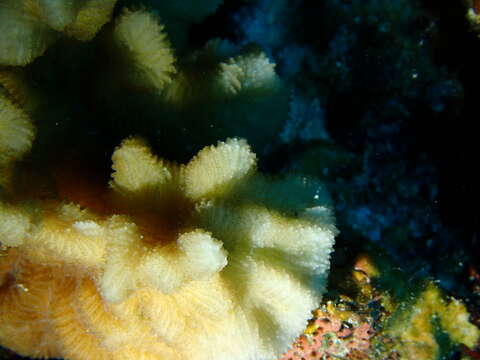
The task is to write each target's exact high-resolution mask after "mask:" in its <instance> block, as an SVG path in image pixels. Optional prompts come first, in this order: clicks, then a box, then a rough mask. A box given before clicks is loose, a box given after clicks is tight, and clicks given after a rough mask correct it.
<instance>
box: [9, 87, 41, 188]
mask: <svg viewBox="0 0 480 360" xmlns="http://www.w3.org/2000/svg"><path fill="white" fill-rule="evenodd" d="M34 136H35V128H34V126H33V124H32V122H31V120H30V118H29V117H28V115H27V114H26V113H25V112H24V111H23V110H21V109H19V108H18V107H17V106H15V105H14V104H13V103H12V102H11V101H10V100H9V99H7V98H6V97H4V96H2V95H1V94H0V186H7V185H8V184H9V183H10V176H11V168H12V166H13V163H14V162H15V161H17V160H19V159H20V158H21V157H22V156H24V155H25V154H26V153H27V152H28V151H29V150H30V148H31V146H32V143H33V139H34Z"/></svg>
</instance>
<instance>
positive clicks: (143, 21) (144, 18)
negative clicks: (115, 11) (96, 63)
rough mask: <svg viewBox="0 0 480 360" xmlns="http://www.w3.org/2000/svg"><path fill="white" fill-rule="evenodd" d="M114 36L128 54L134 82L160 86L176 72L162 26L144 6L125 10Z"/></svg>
mask: <svg viewBox="0 0 480 360" xmlns="http://www.w3.org/2000/svg"><path fill="white" fill-rule="evenodd" d="M113 39H114V42H115V44H116V46H117V47H118V48H119V49H120V51H121V55H119V56H120V57H123V58H125V59H126V60H125V61H126V62H127V65H126V66H127V67H128V69H126V70H125V71H126V72H127V74H128V78H129V80H130V82H131V84H132V85H134V86H137V87H141V88H145V87H146V88H151V87H153V88H154V89H157V90H161V89H162V88H163V87H164V86H165V85H166V84H168V83H169V82H170V81H171V76H172V74H173V73H175V67H174V61H175V57H174V55H173V51H172V49H171V47H170V44H169V42H168V40H167V37H166V35H165V34H164V33H163V26H162V25H160V24H159V21H158V19H157V18H156V16H154V15H153V14H152V13H150V12H148V11H145V10H136V11H130V10H125V11H124V12H123V14H122V15H121V16H120V17H119V18H118V20H117V23H116V25H115V29H114V31H113Z"/></svg>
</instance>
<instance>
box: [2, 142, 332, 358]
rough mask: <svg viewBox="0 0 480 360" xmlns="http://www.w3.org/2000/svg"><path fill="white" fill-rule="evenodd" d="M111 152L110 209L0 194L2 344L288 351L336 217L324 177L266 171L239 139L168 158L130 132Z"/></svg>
mask: <svg viewBox="0 0 480 360" xmlns="http://www.w3.org/2000/svg"><path fill="white" fill-rule="evenodd" d="M112 159H113V169H114V173H113V175H112V180H111V183H110V189H111V190H110V194H109V196H108V199H109V200H108V204H109V205H108V208H109V211H108V212H107V213H102V214H97V213H95V212H94V210H88V209H82V208H80V207H79V206H78V205H75V204H73V203H65V202H60V201H59V200H55V199H51V200H49V201H45V200H42V201H34V202H31V201H27V202H25V201H23V200H22V201H14V200H11V201H10V203H9V204H7V203H5V202H4V203H3V204H2V206H1V207H0V218H1V219H2V221H1V222H0V236H2V238H1V241H2V244H3V246H4V250H3V251H4V256H3V257H1V258H0V271H1V273H0V281H1V286H0V320H1V326H0V343H1V344H2V345H4V346H7V347H9V348H11V349H13V350H14V351H17V352H18V353H20V354H22V355H27V356H34V357H67V358H69V359H82V360H84V359H99V358H100V359H129V358H130V359H131V358H139V359H178V360H183V359H189V360H191V359H193V360H204V359H205V360H206V359H210V358H212V357H215V358H216V359H225V360H227V359H228V360H232V359H233V360H237V359H238V360H244V359H245V360H246V359H272V358H275V357H276V356H279V355H280V354H281V353H282V352H283V351H285V350H286V346H288V344H290V343H291V342H292V341H293V340H294V339H295V337H296V336H298V335H299V334H300V333H301V331H302V330H303V329H304V327H305V326H306V324H307V320H308V318H309V317H310V316H311V311H312V310H313V309H314V308H315V307H316V306H318V304H319V301H320V299H321V295H322V292H323V291H324V288H325V283H326V277H327V273H328V268H329V254H330V252H331V251H332V246H333V240H334V235H335V233H336V229H335V227H334V225H333V218H332V216H331V215H330V214H327V213H329V212H330V210H328V197H327V196H326V194H325V193H324V192H320V193H321V194H322V195H321V196H319V195H318V194H319V192H318V191H319V189H320V190H321V189H322V187H321V185H320V184H315V183H311V184H310V185H309V184H308V181H306V180H305V179H303V180H302V181H295V180H294V179H286V180H280V179H278V180H275V179H267V178H265V177H263V176H262V175H260V174H259V173H258V172H257V171H256V168H255V164H256V158H255V155H254V154H253V153H252V152H251V150H250V148H249V146H248V144H247V143H246V142H245V141H243V140H238V139H229V140H227V141H226V142H220V143H219V144H218V145H217V146H211V147H207V148H205V149H203V150H202V151H201V152H200V153H199V154H198V155H197V156H196V157H195V158H194V159H193V160H191V161H190V162H189V163H188V164H186V165H177V164H172V163H169V162H166V161H164V160H162V159H159V158H157V157H156V156H154V155H153V154H152V153H151V152H150V150H149V148H148V146H147V145H146V143H145V142H143V141H142V140H140V139H137V138H129V139H127V140H125V141H124V142H123V143H122V144H121V145H120V146H119V147H118V148H117V149H116V150H115V152H114V155H113V157H112ZM266 184H270V187H269V186H267V185H266ZM257 186H258V188H256V187H257ZM287 188H288V189H290V190H289V191H290V192H291V193H290V194H296V196H299V198H297V199H296V201H294V200H295V199H294V198H293V197H291V195H289V194H288V193H287V192H286V191H284V194H282V193H278V190H279V189H283V190H285V189H287ZM300 189H302V190H303V192H302V191H298V192H297V190H300ZM257 191H260V192H261V193H260V194H258V193H257ZM322 191H323V190H322ZM12 228H15V229H16V232H14V233H13V234H15V236H13V235H11V236H10V237H9V236H8V233H9V229H12ZM17 228H18V229H17ZM19 334H20V335H21V336H20V337H19V336H18V335H19ZM20 339H21V340H20Z"/></svg>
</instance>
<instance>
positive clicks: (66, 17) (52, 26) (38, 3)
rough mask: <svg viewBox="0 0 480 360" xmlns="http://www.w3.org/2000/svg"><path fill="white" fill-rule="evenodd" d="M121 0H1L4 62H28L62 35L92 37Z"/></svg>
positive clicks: (0, 43)
mask: <svg viewBox="0 0 480 360" xmlns="http://www.w3.org/2000/svg"><path fill="white" fill-rule="evenodd" d="M116 1H117V0H86V1H83V0H74V1H63V0H0V47H1V51H0V65H26V64H28V63H30V62H32V61H33V60H34V59H35V58H36V57H38V56H41V55H42V54H43V53H44V52H45V50H46V49H47V48H48V46H50V45H51V44H52V43H53V42H54V41H55V40H56V39H58V38H59V37H60V36H61V35H62V34H65V35H67V36H71V37H73V38H76V39H78V40H83V41H86V40H90V39H92V38H93V37H94V36H95V34H96V33H97V32H98V30H99V29H100V28H101V27H102V26H103V25H104V24H105V23H106V22H107V21H109V20H110V17H111V14H112V12H113V7H114V6H115V3H116Z"/></svg>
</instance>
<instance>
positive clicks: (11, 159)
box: [0, 0, 480, 360]
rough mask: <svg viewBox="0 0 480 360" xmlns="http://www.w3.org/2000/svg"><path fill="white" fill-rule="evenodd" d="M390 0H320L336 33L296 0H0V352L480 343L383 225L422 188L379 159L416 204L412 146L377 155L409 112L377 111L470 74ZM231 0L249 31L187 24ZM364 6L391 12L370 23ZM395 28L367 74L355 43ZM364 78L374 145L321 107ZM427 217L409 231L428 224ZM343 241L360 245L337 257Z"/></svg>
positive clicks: (369, 353)
mask: <svg viewBox="0 0 480 360" xmlns="http://www.w3.org/2000/svg"><path fill="white" fill-rule="evenodd" d="M386 3H387V2H385V4H386ZM388 3H389V4H393V5H391V6H387V5H385V4H383V2H382V1H356V0H353V1H351V4H348V5H347V3H346V2H344V1H340V2H339V1H336V0H326V1H325V2H324V3H323V4H322V5H321V6H319V8H321V11H323V12H325V13H326V14H332V16H331V18H332V19H337V20H339V21H341V22H342V24H344V25H342V26H339V25H338V24H335V23H330V22H328V21H327V22H326V23H325V24H324V26H325V39H327V38H328V36H330V40H329V41H327V42H325V43H324V44H320V43H317V42H316V41H317V40H316V39H317V38H315V39H314V40H311V39H310V44H307V43H308V41H303V40H305V39H303V40H301V38H302V35H301V34H300V33H299V31H298V29H299V28H300V27H302V26H303V25H304V24H303V23H302V22H299V21H298V20H295V19H294V17H290V10H291V11H302V10H301V9H302V6H303V5H304V4H303V3H302V1H299V0H292V1H285V0H278V1H275V0H256V1H251V0H242V1H238V2H237V3H236V4H235V2H234V1H233V0H225V1H221V0H210V1H200V0H186V1H160V0H145V1H143V3H140V2H134V1H128V0H118V1H117V0H86V1H85V0H71V1H63V0H0V346H1V348H0V357H2V356H3V354H7V352H8V354H10V355H4V356H16V355H14V353H15V354H19V355H22V356H27V357H29V358H45V359H48V358H63V359H78V360H89V359H92V360H93V359H95V360H96V359H104V360H110V359H111V360H120V359H125V360H127V359H143V360H150V359H151V360H160V359H161V360H166V359H167V360H210V359H216V360H275V359H282V360H297V359H303V360H305V359H338V358H342V359H349V358H352V359H353V358H354V359H398V358H404V359H419V360H430V359H431V360H434V359H436V358H439V357H440V356H441V355H442V354H444V353H445V351H447V352H448V351H450V350H451V349H455V346H456V347H457V348H458V347H459V346H463V348H464V349H468V350H464V353H465V354H473V355H472V356H480V355H478V352H475V346H477V344H478V341H479V338H480V331H479V329H478V328H477V327H476V326H475V325H474V324H472V323H471V322H470V320H471V319H470V313H469V309H467V307H466V306H465V305H464V303H463V302H462V301H460V300H457V299H456V298H453V297H451V298H447V297H446V296H445V295H444V294H443V292H442V290H441V288H440V287H439V286H438V285H437V284H436V283H435V282H433V281H431V279H429V278H427V277H424V278H420V277H418V279H420V280H419V281H418V282H416V285H418V286H416V287H415V288H414V287H413V286H412V285H411V283H412V281H411V280H410V278H406V277H405V276H397V275H392V274H397V273H396V272H395V271H396V270H395V269H396V267H395V261H397V260H398V259H399V258H400V259H401V256H402V255H404V254H402V252H401V249H400V250H398V251H397V252H395V251H392V249H393V248H394V247H395V241H392V242H389V241H383V243H384V244H385V245H382V241H380V240H381V239H382V238H383V237H385V233H386V229H388V230H391V228H392V224H397V223H398V222H400V221H403V220H404V218H405V216H406V215H405V214H409V210H410V208H408V206H407V207H406V206H405V205H404V204H403V203H400V202H399V201H398V198H397V197H396V195H395V194H396V193H395V192H392V196H390V197H389V198H388V199H387V198H385V197H384V196H382V195H383V193H382V192H381V191H380V190H378V189H381V186H380V185H378V183H379V182H380V180H378V179H377V178H376V177H373V176H372V177H370V176H369V174H370V173H371V172H373V171H374V170H375V169H377V168H381V169H382V171H385V173H386V174H387V175H388V176H384V177H382V179H383V178H387V177H389V176H390V175H389V174H392V173H393V175H392V176H391V178H392V179H393V180H392V182H396V184H397V186H398V187H402V189H404V190H405V194H404V197H405V198H406V199H407V200H408V201H407V202H409V203H411V204H414V205H411V206H417V202H416V201H417V198H419V196H418V192H415V191H413V190H411V191H410V190H408V189H410V187H409V184H410V183H409V182H408V179H404V178H403V177H402V176H400V175H398V173H399V169H400V170H401V169H403V167H402V166H398V167H395V169H392V166H390V167H383V168H382V167H381V165H382V164H380V160H378V158H376V157H375V158H374V157H373V156H371V155H370V154H374V153H375V154H378V149H379V146H383V145H382V144H383V143H382V142H380V141H376V140H378V138H381V139H391V138H392V137H393V136H392V134H396V133H397V132H399V131H401V130H398V129H399V128H401V125H399V123H397V122H395V121H393V120H392V123H391V124H388V126H383V125H379V124H378V123H376V122H375V121H376V120H375V119H376V118H380V117H382V116H385V117H388V118H389V119H390V117H393V116H391V114H392V113H397V112H398V113H402V114H405V113H408V112H409V111H410V108H409V106H410V104H412V103H414V102H415V101H416V99H417V98H418V97H420V95H419V94H420V93H421V94H424V93H429V94H430V95H429V96H425V98H426V102H427V103H428V105H427V106H426V107H427V108H429V111H431V112H435V113H439V112H441V111H442V110H443V109H444V108H445V106H446V105H445V104H444V99H445V98H449V97H451V96H453V95H452V94H454V93H456V91H457V89H458V86H459V85H458V84H456V83H455V81H453V80H451V79H449V78H448V77H447V75H446V74H445V73H444V72H442V71H440V70H439V71H437V70H436V69H435V68H434V67H433V65H431V64H430V62H429V60H426V59H427V57H426V56H425V54H424V53H425V51H424V49H423V48H422V47H421V46H420V45H418V44H419V42H418V41H417V39H416V38H414V35H412V34H414V32H413V31H410V29H411V27H412V26H411V24H413V23H415V16H416V15H415V14H416V13H415V11H413V10H412V11H410V10H411V8H410V7H409V6H410V5H408V4H405V1H404V0H398V1H393V2H392V1H389V2H388ZM228 6H233V8H232V9H234V10H232V9H229V8H228ZM404 9H406V10H404ZM408 9H410V10H408ZM407 10H408V11H407ZM229 11H230V13H229V15H228V16H227V17H226V19H222V21H223V22H225V21H229V22H231V24H233V25H232V26H237V29H236V38H235V36H230V37H229V39H227V37H225V38H218V37H209V36H206V35H205V33H208V31H206V32H205V31H203V32H202V31H200V34H196V33H195V31H196V29H198V28H199V26H202V25H201V24H204V23H208V22H209V21H213V22H215V21H216V22H217V23H220V22H222V21H219V17H222V16H223V14H225V13H228V12H229ZM317 11H318V10H317ZM402 11H403V12H402ZM472 11H473V10H472ZM352 12H353V13H354V14H356V16H353V15H352ZM399 13H401V14H402V16H397V15H398V14H399ZM232 14H234V15H232ZM379 14H382V16H380V17H379V16H378V15H379ZM469 14H470V15H469V19H470V21H471V22H472V23H475V22H476V18H475V17H474V15H475V14H474V13H469ZM364 15H365V16H364ZM383 15H385V16H383ZM363 16H364V17H363ZM329 17H330V16H329ZM212 19H213V20H212ZM362 19H363V20H362ZM379 19H385V20H384V21H385V22H386V24H387V25H388V26H387V25H385V24H382V25H385V26H383V27H380V26H377V25H379V23H380V22H381V21H380V20H379ZM307 20H308V19H307ZM307 20H305V21H306V26H311V25H312V24H311V23H309V21H311V19H310V20H308V21H307ZM362 21H363V22H362ZM382 21H383V20H382ZM315 24H316V22H315ZM390 25H391V26H390ZM477 25H478V24H477ZM362 26H366V27H368V28H369V29H370V30H371V29H373V28H375V29H377V30H378V32H377V33H375V32H374V31H373V32H372V33H375V34H374V35H375V36H371V37H370V39H372V42H371V43H367V42H365V41H364V40H362V38H361V36H360V31H359V32H358V34H359V35H358V36H357V34H356V32H355V29H360V28H361V27H362ZM394 29H395V31H398V32H399V33H401V34H402V35H401V36H400V37H399V40H398V39H397V38H396V37H392V38H395V39H396V40H395V41H397V40H398V43H397V44H396V45H395V46H394V48H395V49H397V50H395V51H397V52H398V53H397V54H394V55H392V56H391V57H389V58H385V59H383V60H382V61H380V62H381V63H382V65H381V66H378V65H375V66H374V67H375V71H374V72H371V76H370V75H369V76H370V78H371V80H372V82H373V81H376V80H375V79H376V76H377V77H378V76H380V75H378V74H381V73H382V72H385V73H389V72H392V71H391V70H392V69H395V70H394V71H393V73H394V74H393V75H392V81H389V82H385V81H384V80H383V79H382V80H381V81H377V82H378V86H377V85H375V86H373V85H372V86H370V87H369V88H368V89H366V90H365V91H363V90H362V91H358V83H357V82H356V80H355V79H354V77H355V76H354V74H357V73H358V70H359V69H360V72H363V69H367V70H368V71H370V70H371V68H370V67H371V65H372V63H371V62H370V60H369V59H364V58H362V60H360V59H356V60H352V59H353V57H352V55H354V54H356V53H357V52H356V50H355V49H357V48H358V47H361V46H367V47H368V46H371V48H368V53H373V52H374V51H376V48H375V46H376V45H375V44H376V43H375V42H377V41H378V42H379V43H381V42H382V41H383V40H384V37H387V38H389V35H391V34H390V33H391V32H393V31H394ZM406 29H409V30H408V31H406ZM224 30H225V29H224ZM370 30H369V31H370ZM225 32H227V33H228V31H227V30H225ZM369 34H370V33H369ZM379 34H380V35H379ZM202 36H203V37H204V38H203V39H201V37H202ZM197 37H198V38H197ZM199 39H201V40H199ZM325 39H324V40H325ZM372 44H373V45H372ZM397 45H398V46H397ZM417 45H418V46H417ZM320 48H322V49H323V50H320ZM325 49H328V50H325ZM321 51H326V53H325V56H322V57H319V56H318V53H319V52H321ZM362 54H363V52H362ZM382 54H383V53H381V52H379V56H380V57H381V56H383V55H382ZM390 55H391V54H390ZM362 56H363V55H362ZM274 59H275V60H274ZM357 60H358V61H357ZM275 62H277V63H278V67H276V64H275ZM412 64H415V66H417V68H416V69H414V70H415V71H414V72H413V73H412V69H411V66H413V65H412ZM377 69H378V74H377ZM368 71H367V72H365V73H366V74H367V73H368ZM419 74H420V75H419ZM377 80H378V79H377ZM332 84H334V85H332ZM431 84H434V85H431ZM417 86H418V88H421V90H419V91H417V90H418V88H417ZM326 89H328V90H326ZM431 89H434V90H431ZM355 92H357V93H359V92H363V93H364V98H357V99H354V98H353V97H352V104H353V105H352V106H353V108H354V111H358V113H361V112H362V111H363V110H364V109H365V108H366V107H369V109H370V110H369V111H365V112H364V113H363V115H362V116H363V117H362V119H363V120H362V121H363V122H362V124H367V125H368V126H369V129H370V131H369V133H368V136H369V137H370V138H371V139H373V140H372V144H373V143H375V144H376V145H372V147H371V148H369V149H368V150H367V151H365V154H364V155H363V158H362V159H360V158H359V157H356V155H354V154H352V153H350V152H349V151H348V150H346V149H342V148H341V147H340V146H337V145H335V144H334V143H333V141H331V137H330V134H329V131H328V130H327V126H326V118H327V117H328V116H329V115H328V111H327V109H326V107H325V103H326V102H328V101H330V100H331V103H340V101H338V98H341V99H345V98H346V96H345V94H349V95H348V96H349V97H350V94H352V93H355ZM422 96H423V95H422ZM359 99H360V100H359ZM365 99H368V101H370V102H368V101H364V100H365ZM372 99H373V100H372ZM360 103H362V105H361V106H360V105H359V104H360ZM372 103H375V104H374V105H373V104H372ZM425 111H426V110H425ZM391 144H394V141H392V142H391V143H388V144H386V145H384V146H385V149H386V150H385V149H384V150H385V153H387V152H388V151H391V152H394V151H393V150H392V149H393V148H391V146H394V145H391ZM369 146H370V145H369ZM373 146H376V147H373ZM389 146H390V147H389ZM289 150H295V151H297V152H296V153H292V154H287V153H288V152H289ZM376 156H377V155H376ZM352 164H353V165H352ZM348 166H350V167H351V168H354V169H355V170H352V174H353V175H352V174H350V175H349V176H350V178H351V179H353V180H351V183H350V185H348V184H349V183H348V181H347V180H346V177H342V171H343V169H344V168H347V167H348ZM362 166H363V168H362ZM359 168H361V169H362V171H363V172H361V173H360V174H358V173H355V172H356V171H358V169H359ZM389 171H390V172H389ZM415 171H416V173H418V174H421V175H422V176H418V177H419V178H422V179H423V181H427V180H425V179H429V176H430V174H431V171H430V168H428V166H426V167H419V168H415ZM425 174H426V175H425ZM424 175H425V176H424ZM379 178H380V177H379ZM397 180H398V181H397ZM376 181H377V182H376ZM419 181H421V180H419ZM327 184H328V187H329V190H331V191H332V193H333V194H334V196H333V197H334V199H335V200H336V201H337V205H336V208H334V206H335V202H334V201H333V200H332V198H331V196H330V194H329V192H328V191H327ZM372 184H373V185H372ZM377 185H378V186H377ZM375 186H377V190H375V191H373V190H371V189H372V188H374V187H375ZM412 188H413V187H412ZM409 191H410V192H409ZM379 194H380V195H379ZM434 195H435V191H434V189H432V190H431V192H430V193H429V196H431V197H433V196H434ZM359 198H361V199H362V200H361V201H359V200H358V199H359ZM378 198H381V201H379V199H378ZM366 199H368V201H369V203H368V206H367V205H365V204H364V203H363V202H362V201H366ZM412 199H413V200H412ZM349 201H350V203H349ZM418 202H420V200H418ZM379 203H380V205H379ZM350 205H351V206H350ZM420 205H422V204H421V203H420ZM420 205H418V206H420ZM392 207H393V208H394V209H395V212H394V215H393V214H392V212H391V211H390V209H391V208H392ZM335 212H337V214H338V213H340V214H341V215H342V218H339V217H338V216H337V222H338V225H336V219H335V215H334V214H335ZM422 221H423V220H422V219H421V217H419V219H418V220H417V222H416V223H415V225H416V227H415V229H416V235H415V236H417V237H420V236H421V235H422V234H424V233H426V232H427V231H428V230H431V229H432V228H434V227H435V226H436V224H437V222H436V219H435V218H434V217H432V219H428V221H427V220H425V221H424V222H422ZM427 223H428V224H427ZM337 227H339V228H340V229H341V230H342V233H343V232H344V230H343V228H345V233H346V234H347V235H348V236H350V235H352V234H353V235H352V239H353V240H350V243H349V244H353V245H354V246H358V244H355V242H356V236H358V237H363V238H364V239H365V242H367V241H368V244H369V246H370V247H368V246H365V249H366V251H367V252H368V250H371V252H372V253H373V255H372V256H368V255H365V254H359V252H358V251H357V252H352V253H351V254H350V253H348V254H347V256H345V251H344V249H342V248H341V247H340V248H339V249H338V247H339V246H338V241H339V240H337V249H336V252H335V253H333V250H334V243H335V237H336V236H337V235H338V234H339V231H338V229H337ZM438 228H439V226H437V229H438ZM396 229H397V231H393V230H392V233H394V234H395V235H391V238H392V239H397V238H399V239H400V240H398V243H402V244H403V243H404V242H405V241H406V240H405V238H406V235H405V236H404V235H402V234H404V232H402V228H401V227H400V228H396ZM343 241H345V240H343ZM392 244H393V245H392ZM354 246H352V248H353V247H354ZM357 249H358V248H357ZM365 249H362V250H365ZM372 249H374V250H372ZM332 254H335V256H338V257H339V259H341V258H342V257H345V258H347V257H348V258H349V260H348V262H349V264H348V265H345V264H344V265H343V266H344V268H343V270H342V271H339V272H338V273H334V271H335V269H334V268H332V271H331V269H330V262H331V256H332ZM378 254H380V255H378ZM337 262H338V263H341V260H338V261H337ZM350 262H353V263H354V264H353V267H352V264H351V263H350ZM333 263H335V262H333ZM412 266H413V265H412ZM472 271H473V270H472ZM330 272H332V273H331V274H330V277H333V279H332V281H331V282H332V283H334V284H333V288H334V290H332V291H330V292H329V294H328V296H327V299H325V293H326V291H327V279H328V278H329V273H330ZM340 273H343V275H339V274H340ZM345 274H347V275H345ZM339 276H343V277H342V278H341V279H342V280H340V281H338V282H337V280H338V278H339ZM412 276H416V275H412ZM478 279H479V282H480V276H479V278H478ZM387 283H388V285H385V284H387ZM392 284H393V285H392ZM331 287H332V285H329V289H331ZM352 289H353V290H352ZM404 293H408V295H407V297H408V300H405V299H406V297H405V296H403V295H402V294H404ZM439 332H441V333H442V334H443V337H444V338H446V339H448V344H449V345H448V346H444V344H443V343H442V342H441V341H440V340H438V336H437V335H438V333H439ZM392 344H394V345H392ZM445 349H447V350H445ZM444 350H445V351H444ZM2 358H3V357H2Z"/></svg>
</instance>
